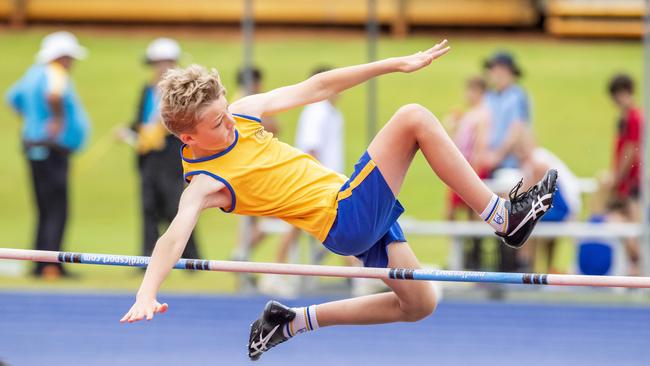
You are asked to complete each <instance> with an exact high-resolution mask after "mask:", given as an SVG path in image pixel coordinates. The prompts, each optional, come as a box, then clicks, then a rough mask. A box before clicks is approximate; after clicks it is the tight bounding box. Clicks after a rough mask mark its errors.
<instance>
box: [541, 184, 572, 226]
mask: <svg viewBox="0 0 650 366" xmlns="http://www.w3.org/2000/svg"><path fill="white" fill-rule="evenodd" d="M569 216H570V212H569V205H568V204H567V201H566V198H564V194H563V193H562V190H561V189H560V186H558V187H557V190H556V191H555V195H554V196H553V208H551V209H550V210H549V211H548V212H547V213H546V214H544V216H542V218H541V219H540V221H544V222H562V221H565V220H567V219H568V218H569Z"/></svg>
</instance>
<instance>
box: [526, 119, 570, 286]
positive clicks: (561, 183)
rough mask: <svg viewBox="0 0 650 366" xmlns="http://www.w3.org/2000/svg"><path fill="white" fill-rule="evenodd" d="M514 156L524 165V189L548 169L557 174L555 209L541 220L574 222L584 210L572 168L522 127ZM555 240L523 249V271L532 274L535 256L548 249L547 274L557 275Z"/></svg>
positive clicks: (535, 242) (532, 244)
mask: <svg viewBox="0 0 650 366" xmlns="http://www.w3.org/2000/svg"><path fill="white" fill-rule="evenodd" d="M518 135H519V138H518V141H517V143H516V145H515V149H514V154H515V156H516V157H517V159H518V160H519V162H520V164H521V170H522V172H523V173H524V179H523V187H522V188H524V187H529V186H531V185H532V184H534V183H535V182H537V181H538V180H539V179H541V178H542V177H543V176H544V174H545V173H546V171H547V170H548V169H551V168H552V169H556V170H557V171H558V180H557V191H556V193H555V196H554V197H553V207H552V208H551V209H550V210H549V211H548V212H547V213H546V215H544V217H542V219H541V221H543V222H566V221H570V220H572V219H575V218H576V217H577V216H578V214H579V212H580V209H581V207H582V201H581V199H580V186H579V182H578V178H577V177H576V176H575V175H574V174H573V172H572V171H571V170H570V169H569V167H568V166H567V165H566V164H565V163H564V162H563V161H562V160H561V159H560V158H558V157H557V156H556V155H555V154H553V153H552V152H550V151H548V150H546V149H544V148H542V147H539V146H538V145H537V144H536V142H535V139H534V137H533V134H532V132H531V131H530V130H528V129H525V128H521V129H520V131H519V133H518ZM555 247H556V239H555V238H550V239H541V238H539V239H535V240H532V241H531V242H530V243H528V244H527V245H526V246H525V247H524V248H522V249H521V251H520V253H519V254H520V255H519V256H518V259H519V261H520V268H522V269H527V270H528V271H533V266H534V263H535V253H536V250H538V249H542V250H543V249H546V258H545V263H546V266H547V268H545V269H543V270H542V272H545V273H558V272H560V271H558V270H557V268H555V267H554V266H553V256H554V254H555Z"/></svg>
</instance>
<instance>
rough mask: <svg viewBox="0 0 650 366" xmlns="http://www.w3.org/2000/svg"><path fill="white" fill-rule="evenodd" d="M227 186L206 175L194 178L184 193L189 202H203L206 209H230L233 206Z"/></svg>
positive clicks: (198, 175)
mask: <svg viewBox="0 0 650 366" xmlns="http://www.w3.org/2000/svg"><path fill="white" fill-rule="evenodd" d="M224 188H226V186H225V184H224V183H222V182H221V181H219V180H216V179H214V178H212V177H211V176H208V175H206V174H196V175H193V176H192V179H191V180H190V184H189V185H188V187H187V188H186V189H185V192H183V196H185V198H186V199H188V200H192V201H194V200H196V201H201V202H203V207H204V208H215V207H220V208H224V207H226V208H227V207H229V206H230V204H231V202H230V201H231V199H230V192H229V191H228V190H226V189H224Z"/></svg>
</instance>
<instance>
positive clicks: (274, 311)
mask: <svg viewBox="0 0 650 366" xmlns="http://www.w3.org/2000/svg"><path fill="white" fill-rule="evenodd" d="M295 317H296V313H295V312H294V311H293V310H291V309H289V308H288V307H286V306H284V305H282V304H280V303H279V302H277V301H269V302H267V303H266V306H265V307H264V311H263V312H262V316H260V318H259V319H257V320H256V321H255V322H254V323H253V324H251V333H250V336H249V337H248V357H249V358H250V359H251V361H257V360H258V359H259V358H260V356H262V353H264V352H266V351H268V350H269V349H270V348H272V347H274V346H277V345H278V344H280V343H282V342H284V341H286V340H287V339H289V338H287V337H285V336H284V333H283V332H282V327H284V325H285V324H287V323H289V322H290V321H292V320H293V319H294V318H295Z"/></svg>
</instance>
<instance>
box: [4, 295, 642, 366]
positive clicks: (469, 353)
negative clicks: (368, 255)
mask: <svg viewBox="0 0 650 366" xmlns="http://www.w3.org/2000/svg"><path fill="white" fill-rule="evenodd" d="M160 300H162V301H166V302H168V303H169V304H170V310H169V312H168V313H167V314H164V315H161V316H158V317H157V318H156V319H155V320H154V321H153V322H150V323H142V324H129V325H121V324H119V323H118V319H119V318H120V317H121V316H122V315H123V313H124V312H125V311H126V310H128V308H129V307H130V305H131V303H132V296H123V295H97V296H93V295H69V294H66V295H53V294H47V295H44V294H24V293H3V292H0V359H2V360H4V362H6V363H7V364H9V365H14V366H15V365H179V364H180V365H187V364H200V365H254V364H257V365H282V366H287V365H309V366H320V365H327V366H333V365H337V366H338V365H355V366H359V365H395V364H403V365H419V364H423V365H424V364H427V365H433V364H435V365H499V366H506V365H517V366H522V365H524V366H534V365H591V366H593V365H644V366H647V365H650V309H649V308H634V307H593V306H566V305H561V306H560V305H524V304H509V303H459V302H443V303H442V304H441V305H440V306H439V308H438V310H437V311H436V313H435V314H434V315H433V316H432V317H430V318H429V319H427V320H425V321H422V322H419V323H413V324H391V325H382V326H368V327H352V326H348V327H337V328H326V329H321V330H318V331H317V332H315V333H312V334H307V335H299V336H297V337H296V338H294V339H292V340H291V341H289V342H287V343H285V344H281V345H280V346H278V347H277V348H274V349H273V350H271V351H270V352H269V353H268V354H265V355H264V356H263V357H262V359H261V360H260V361H258V362H257V363H251V362H250V361H248V360H247V357H246V351H245V348H246V347H245V346H246V342H247V338H248V325H249V324H250V322H251V321H252V320H253V319H255V318H256V317H257V316H258V314H259V312H260V311H261V309H262V307H263V305H264V303H265V301H266V299H263V298H238V297H207V296H206V297H196V296H192V297H190V296H161V298H160ZM319 300H322V299H306V300H301V301H293V302H290V303H289V305H304V304H311V303H315V302H318V301H319Z"/></svg>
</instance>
